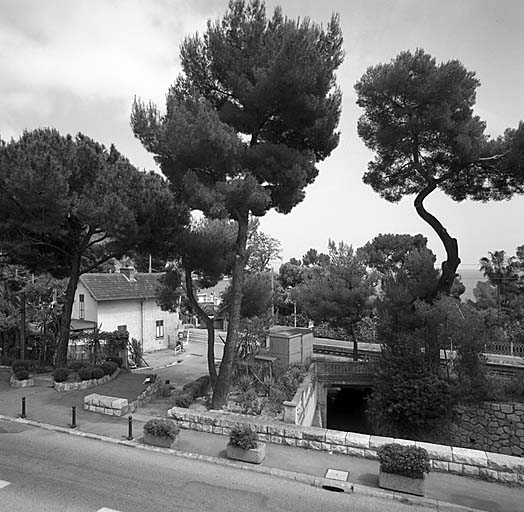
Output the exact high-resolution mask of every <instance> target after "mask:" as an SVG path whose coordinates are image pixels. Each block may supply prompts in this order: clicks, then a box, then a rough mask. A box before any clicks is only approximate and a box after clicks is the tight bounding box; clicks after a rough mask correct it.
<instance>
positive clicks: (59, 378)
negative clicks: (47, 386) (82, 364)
mask: <svg viewBox="0 0 524 512" xmlns="http://www.w3.org/2000/svg"><path fill="white" fill-rule="evenodd" d="M67 377H69V369H68V368H57V369H56V370H55V371H54V372H53V379H55V382H65V381H66V380H67Z"/></svg>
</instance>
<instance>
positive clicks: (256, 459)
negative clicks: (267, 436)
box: [226, 443, 266, 464]
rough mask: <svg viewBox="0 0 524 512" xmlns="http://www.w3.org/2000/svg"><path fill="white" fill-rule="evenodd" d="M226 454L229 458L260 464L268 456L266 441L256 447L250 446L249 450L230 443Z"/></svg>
mask: <svg viewBox="0 0 524 512" xmlns="http://www.w3.org/2000/svg"><path fill="white" fill-rule="evenodd" d="M226 454H227V458H228V459H233V460H241V461H242V462H250V463H251V464H260V463H261V462H262V461H263V460H264V458H265V456H266V443H257V447H256V448H249V449H247V450H246V449H244V448H240V446H234V445H232V444H231V443H228V444H227V450H226Z"/></svg>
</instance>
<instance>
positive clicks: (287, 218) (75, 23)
mask: <svg viewBox="0 0 524 512" xmlns="http://www.w3.org/2000/svg"><path fill="white" fill-rule="evenodd" d="M266 5H267V9H268V12H269V14H271V13H272V11H273V8H274V7H275V6H276V5H281V6H282V9H283V12H284V14H286V15H287V16H289V17H292V18H296V17H301V18H304V17H310V18H311V19H312V20H313V21H315V22H319V23H323V24H326V23H327V22H328V21H329V19H330V17H331V14H332V13H333V12H338V13H339V14H340V21H341V27H342V31H343V35H344V48H345V53H346V57H345V60H344V63H343V65H342V66H341V67H340V69H339V71H338V83H339V85H340V87H341V89H342V93H343V104H342V116H341V120H340V125H339V130H340V134H341V137H340V144H339V146H338V147H337V149H336V150H335V151H333V153H332V155H331V156H330V157H329V158H327V159H326V160H325V161H324V162H322V163H320V164H319V170H320V173H319V176H318V178H317V179H316V181H315V183H313V184H312V185H310V186H309V187H308V188H307V190H306V198H305V200H304V201H303V202H302V203H301V204H299V205H298V206H296V207H295V208H294V210H293V211H292V212H291V213H289V214H288V215H282V214H277V213H275V212H270V213H268V214H267V215H266V216H265V217H264V218H263V219H262V222H261V229H262V230H263V231H264V232H265V233H267V234H269V235H271V236H273V237H275V238H277V239H278V240H280V242H281V244H282V259H283V261H287V260H288V259H289V258H291V257H301V256H302V255H303V254H304V253H305V252H306V251H307V250H308V249H309V248H310V247H313V248H316V249H317V250H318V251H324V252H327V244H328V240H329V239H332V240H335V241H337V242H339V241H342V240H343V241H344V242H346V243H348V244H351V245H353V247H355V248H356V247H360V246H362V245H364V244H365V243H366V242H367V241H370V240H371V239H372V238H373V237H375V236H376V235H378V234H379V233H410V234H417V233H422V234H423V235H424V236H426V237H427V238H428V246H429V247H430V248H431V249H432V250H433V251H434V252H435V254H436V255H437V261H438V263H439V264H440V262H441V261H442V259H443V257H444V256H445V253H444V250H443V248H442V244H441V243H440V241H439V240H438V238H437V237H436V235H434V234H433V231H432V230H431V228H430V227H429V226H428V225H427V224H426V223H424V222H423V221H422V220H421V219H420V218H419V217H418V216H417V214H416V212H415V210H414V207H413V197H407V198H404V199H403V200H401V201H400V203H397V204H393V203H388V202H387V201H385V200H384V199H381V198H380V197H379V196H378V194H376V193H375V192H373V190H372V189H371V187H369V186H368V185H364V184H363V183H362V175H363V174H364V172H365V170H366V168H367V164H368V162H369V161H370V160H372V158H373V155H372V154H371V153H370V152H369V151H368V150H367V149H366V148H365V147H364V144H363V142H362V141H361V140H360V139H359V137H358V135H357V131H356V124H357V120H358V118H359V116H360V115H361V114H362V112H361V110H360V109H359V107H358V106H357V105H356V103H355V101H356V94H355V92H354V84H355V83H356V82H357V81H358V80H359V78H360V77H361V76H362V75H363V74H364V73H365V71H366V69H367V68H368V67H369V66H374V65H376V64H379V63H382V62H389V61H390V60H391V59H393V58H394V57H395V56H396V55H397V54H398V53H399V52H401V51H404V50H415V49H416V48H423V49H424V50H425V51H426V52H428V53H430V54H431V55H433V56H434V57H435V58H436V59H437V61H438V62H442V61H448V60H450V59H458V60H460V61H461V62H462V63H463V65H464V66H465V67H466V68H467V69H468V70H470V71H474V72H476V76H477V78H478V79H479V80H480V82H481V86H480V87H479V89H478V90H477V105H476V107H475V112H476V114H478V115H479V116H480V117H481V118H482V119H483V120H485V121H486V122H487V132H488V133H489V134H490V135H491V136H493V137H496V136H497V135H499V134H501V133H502V132H503V131H504V130H505V129H506V128H508V127H516V126H517V125H518V122H519V121H520V120H524V94H523V91H524V65H523V61H522V57H521V52H522V49H523V48H524V31H523V30H522V27H523V26H524V2H523V1H522V0H501V1H500V2H493V1H492V0H458V1H457V0H322V1H318V0H281V1H277V2H275V1H273V0H267V1H266ZM226 8H227V0H187V1H186V0H74V1H71V0H46V1H42V0H0V12H1V13H2V14H1V15H0V137H1V138H3V139H4V140H9V139H10V138H12V137H14V138H17V137H18V136H19V135H21V133H22V132H23V130H26V129H27V130H32V129H34V128H37V127H44V126H51V127H54V128H57V129H58V130H59V131H60V132H62V133H63V134H65V133H72V134H75V133H78V132H82V133H85V134H86V135H89V136H90V137H92V138H94V139H95V140H97V141H100V142H102V143H104V144H105V145H110V144H111V143H114V144H115V145H116V147H117V148H118V149H119V150H120V151H121V152H122V153H124V154H125V155H126V156H127V157H128V158H129V159H130V160H131V162H132V163H134V164H135V165H136V166H137V167H139V168H141V169H147V170H149V169H155V170H158V169H157V167H156V164H155V163H154V161H153V158H152V155H150V154H148V153H147V152H146V151H145V149H143V147H142V146H141V144H140V142H139V141H138V140H137V139H135V138H134V136H133V133H132V131H131V128H130V125H129V117H130V111H131V104H132V102H133V98H134V97H139V98H141V99H144V100H152V101H153V102H154V103H156V104H157V105H158V106H159V107H161V108H163V107H164V104H165V94H166V92H167V90H168V88H169V86H170V85H171V84H172V83H173V82H174V80H175V78H176V76H177V75H178V73H179V72H180V65H179V47H180V44H181V43H182V41H183V39H184V37H186V36H188V35H193V34H194V33H195V32H197V31H198V32H200V33H202V32H203V31H204V30H205V27H206V22H207V20H208V19H216V18H218V17H220V16H222V15H223V14H224V12H225V11H226ZM425 204H426V208H427V209H428V210H429V211H431V212H432V213H433V214H434V215H436V216H437V218H439V219H440V220H441V222H442V223H443V225H444V226H445V227H446V228H447V230H448V232H449V233H450V234H451V235H452V236H454V237H456V238H457V239H458V243H459V251H460V257H461V259H462V262H463V263H462V265H461V267H460V269H459V271H460V270H465V269H469V270H472V269H475V268H478V261H479V259H480V258H481V257H482V256H485V255H487V254H488V252H489V251H494V250H501V249H503V250H505V251H507V252H508V253H509V254H514V253H515V248H516V247H517V246H518V245H522V244H524V223H523V222H522V218H523V212H524V197H518V198H515V199H512V200H510V201H503V202H499V203H495V202H491V203H475V202H472V201H464V202H462V203H456V202H453V201H452V200H451V199H449V198H448V197H446V196H444V195H443V194H441V193H433V194H432V195H431V196H430V197H429V198H428V199H427V200H426V203H425ZM464 277H465V276H464ZM466 284H468V283H466Z"/></svg>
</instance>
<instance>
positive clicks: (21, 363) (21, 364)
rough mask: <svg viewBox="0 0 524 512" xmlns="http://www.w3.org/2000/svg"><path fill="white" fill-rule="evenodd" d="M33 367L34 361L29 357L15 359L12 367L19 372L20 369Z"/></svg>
mask: <svg viewBox="0 0 524 512" xmlns="http://www.w3.org/2000/svg"><path fill="white" fill-rule="evenodd" d="M32 367H33V362H32V361H29V360H27V359H15V360H14V361H13V362H12V363H11V368H12V369H13V372H15V373H16V372H17V371H18V370H27V371H29V370H31V369H32Z"/></svg>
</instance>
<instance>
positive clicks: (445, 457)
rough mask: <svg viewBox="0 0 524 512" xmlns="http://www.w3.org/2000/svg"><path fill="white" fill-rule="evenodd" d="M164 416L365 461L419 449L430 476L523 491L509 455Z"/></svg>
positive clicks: (215, 415) (192, 415) (247, 421)
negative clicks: (389, 447)
mask: <svg viewBox="0 0 524 512" xmlns="http://www.w3.org/2000/svg"><path fill="white" fill-rule="evenodd" d="M167 414H168V417H170V418H173V419H174V420H175V421H176V422H177V424H178V426H179V427H180V428H185V429H191V430H199V431H201V432H213V433H215V434H222V435H226V436H227V435H229V434H230V433H231V429H232V428H233V427H234V426H236V425H249V426H251V428H252V429H253V430H254V431H255V432H257V435H258V438H259V440H260V441H265V442H268V443H275V444H284V445H288V446H298V447H301V448H307V449H309V450H321V451H327V452H333V453H342V454H346V455H351V456H356V457H365V458H370V459H376V458H377V449H378V448H379V447H380V446H382V445H384V444H387V443H393V442H396V443H399V444H404V445H416V446H421V447H422V448H425V449H426V450H427V451H428V455H429V457H430V459H431V467H432V469H433V470H434V471H441V472H448V473H455V474H460V475H467V476H474V477H478V478H482V479H485V480H491V481H496V482H502V483H511V484H518V485H523V486H524V459H522V458H520V457H514V456H511V455H501V454H498V453H491V452H485V451H479V450H470V449H468V448H457V447H454V446H445V445H438V444H430V443H421V442H418V441H417V442H416V441H411V440H407V439H393V438H389V437H379V436H371V435H367V434H357V433H355V432H341V431H338V430H328V429H325V428H318V427H301V426H299V425H288V424H286V423H283V422H277V421H264V420H262V419H260V418H255V417H253V416H246V415H241V414H232V413H227V412H218V411H207V412H206V413H201V412H197V411H194V410H191V409H182V408H180V407H173V408H172V409H170V410H169V411H168V413H167Z"/></svg>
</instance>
